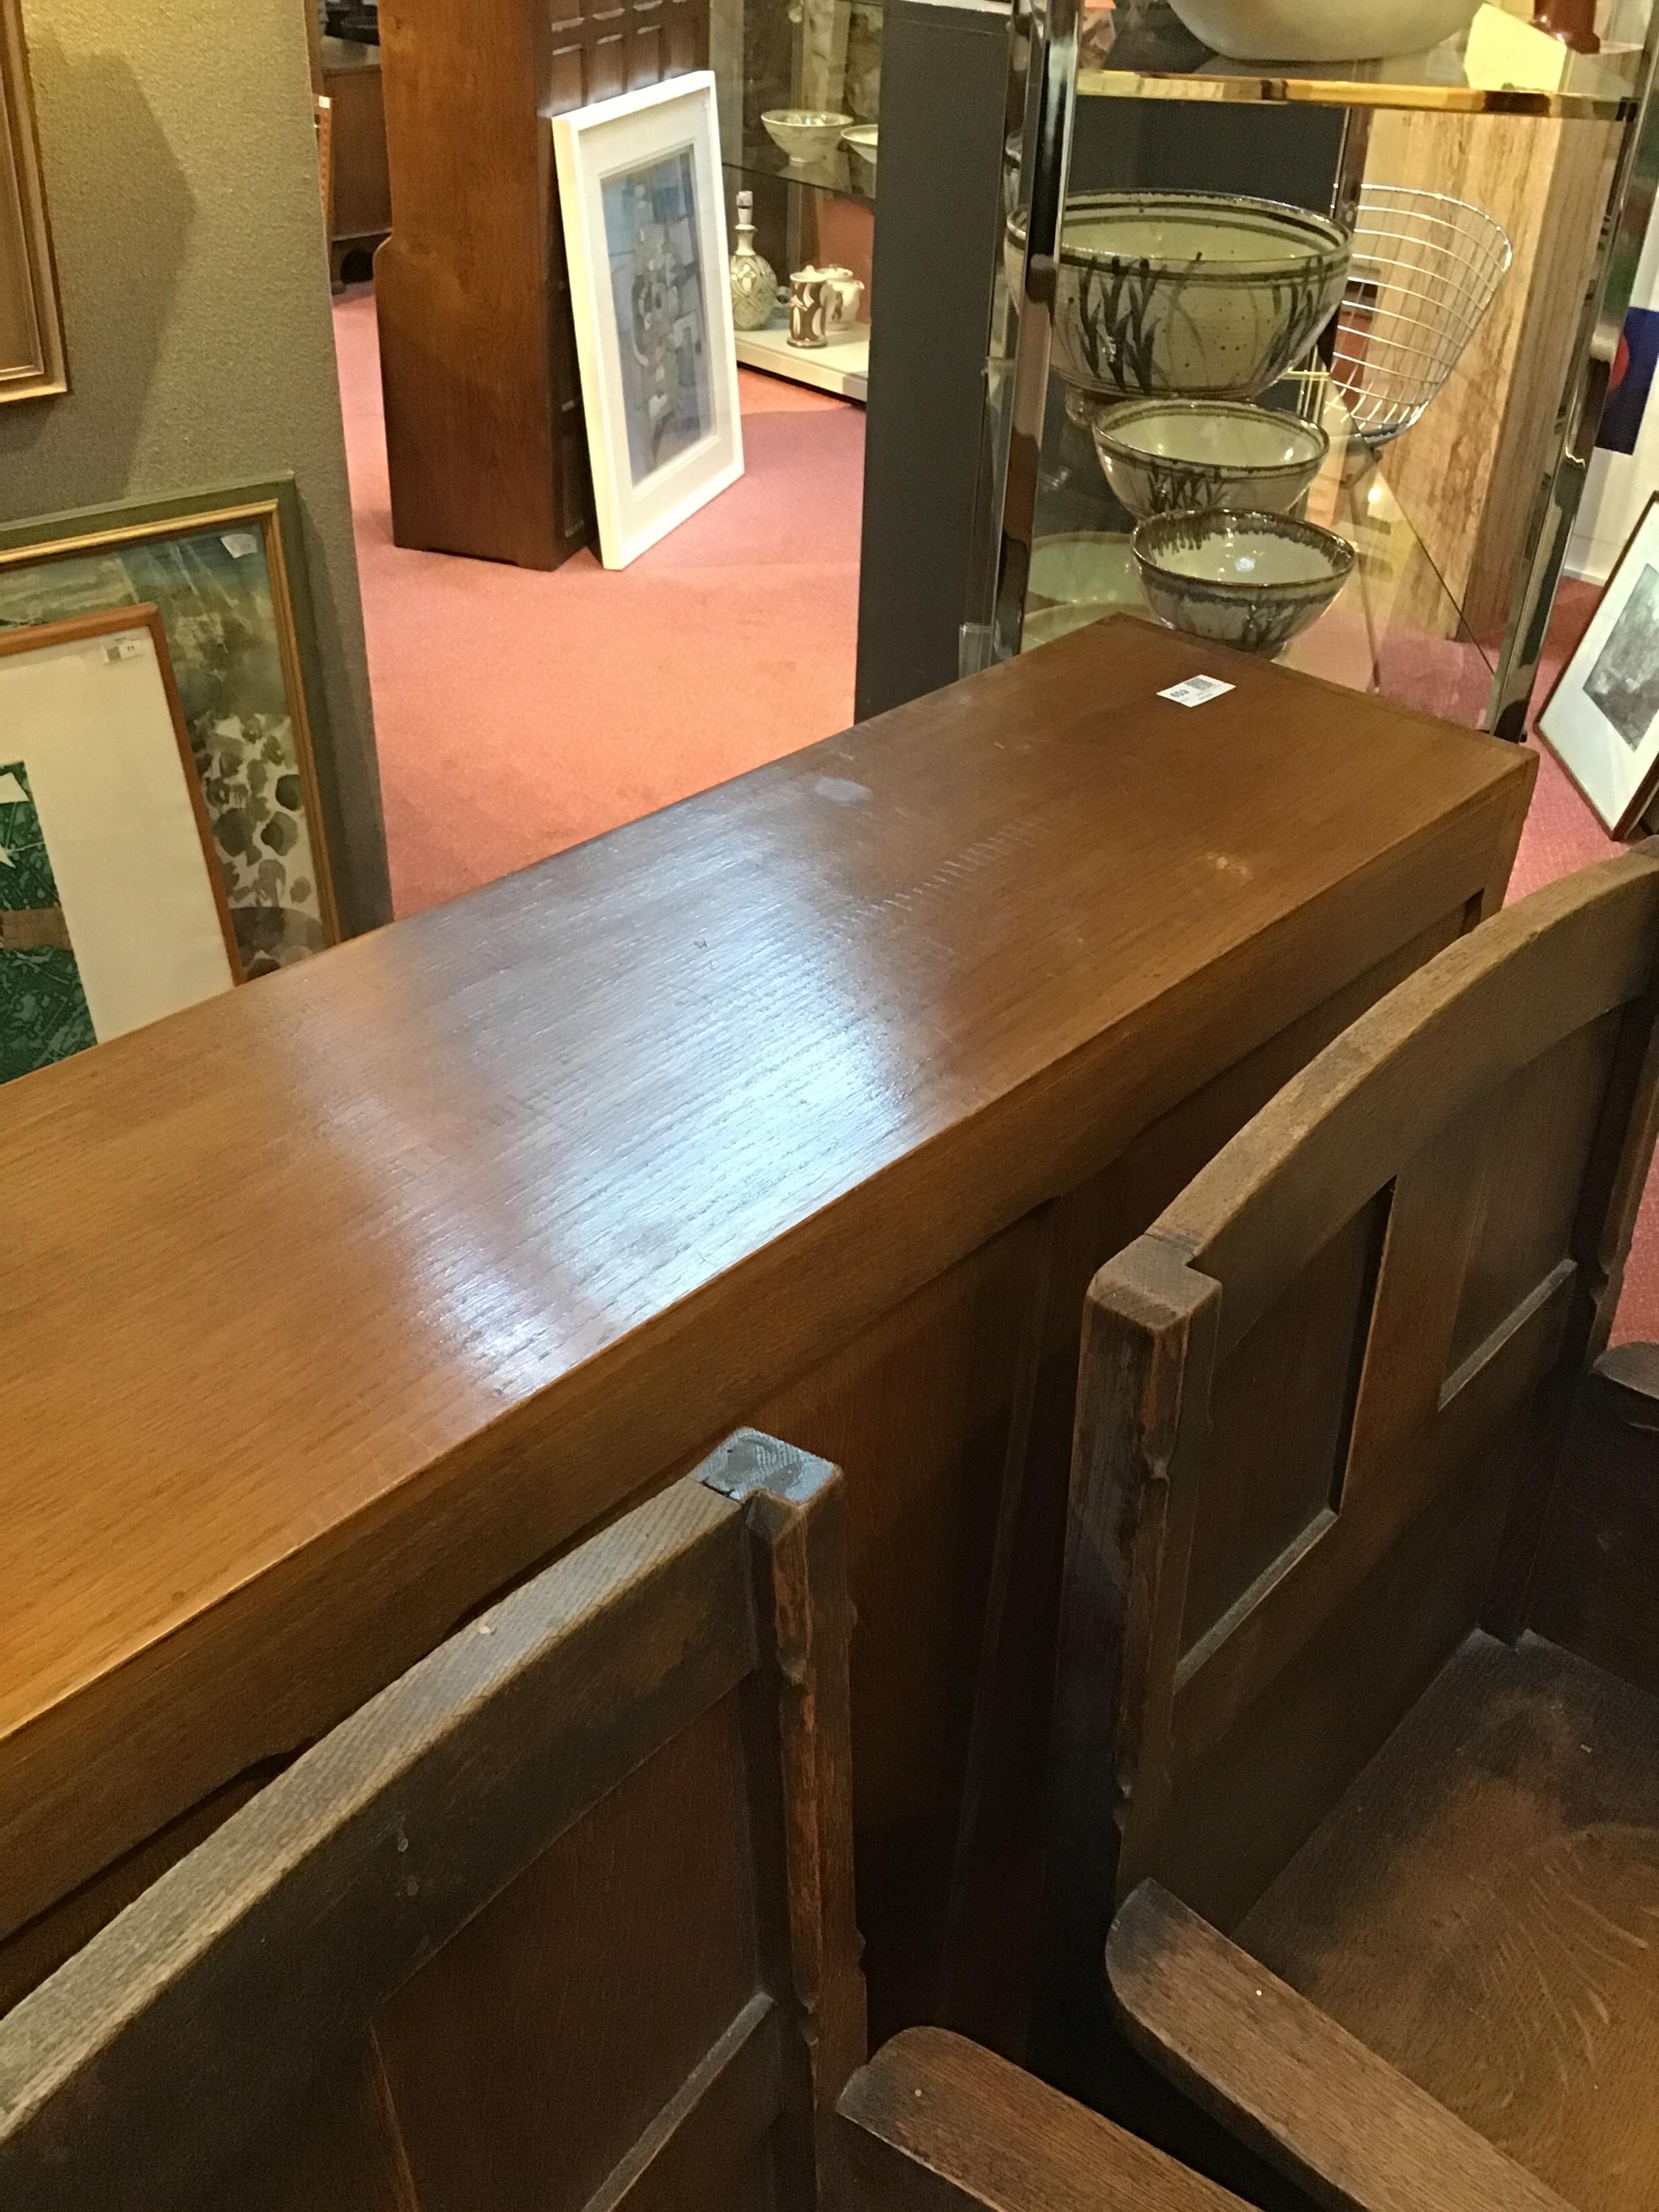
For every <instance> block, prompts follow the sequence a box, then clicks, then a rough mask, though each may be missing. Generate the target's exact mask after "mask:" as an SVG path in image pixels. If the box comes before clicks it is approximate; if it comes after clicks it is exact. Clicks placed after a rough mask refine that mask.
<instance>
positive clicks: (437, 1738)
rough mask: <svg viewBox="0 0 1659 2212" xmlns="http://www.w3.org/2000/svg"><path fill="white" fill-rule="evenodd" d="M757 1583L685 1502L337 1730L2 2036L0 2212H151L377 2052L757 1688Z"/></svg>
mask: <svg viewBox="0 0 1659 2212" xmlns="http://www.w3.org/2000/svg"><path fill="white" fill-rule="evenodd" d="M747 1585H748V1562H747V1553H746V1544H745V1541H744V1530H743V1527H742V1522H741V1516H740V1515H739V1513H738V1509H737V1508H736V1507H734V1505H733V1504H732V1503H731V1502H730V1501H729V1500H727V1499H725V1498H720V1497H719V1496H718V1495H717V1494H716V1493H715V1492H713V1491H710V1490H708V1489H707V1488H705V1487H704V1486H702V1485H701V1484H696V1483H691V1484H681V1485H678V1486H676V1488H675V1489H673V1490H672V1491H671V1492H668V1493H666V1494H665V1496H664V1497H663V1498H660V1499H659V1500H656V1501H654V1502H653V1503H652V1504H649V1505H647V1506H643V1507H641V1508H640V1509H639V1510H638V1511H636V1512H635V1513H634V1514H631V1515H629V1516H628V1517H627V1519H625V1520H623V1521H621V1522H618V1523H617V1525H616V1527H615V1528H612V1529H611V1530H610V1531H609V1532H607V1534H605V1535H604V1536H603V1537H600V1538H597V1539H595V1541H593V1542H592V1543H591V1544H589V1545H587V1546H585V1547H583V1548H582V1550H581V1551H580V1552H579V1553H574V1554H573V1555H572V1557H571V1558H570V1559H568V1560H567V1561H565V1562H563V1563H562V1564H561V1565H559V1566H557V1567H555V1568H552V1569H550V1571H548V1572H547V1573H546V1574H545V1575H544V1576H542V1577H539V1578H538V1580H537V1581H536V1582H534V1583H530V1584H528V1585H527V1586H526V1588H525V1589H522V1590H520V1591H518V1592H517V1593H515V1595H513V1596H512V1597H510V1598H507V1600H505V1601H503V1602H502V1603H501V1605H500V1606H498V1607H495V1608H493V1609H492V1611H491V1612H490V1613H488V1614H486V1615H485V1616H484V1617H483V1619H481V1620H478V1621H477V1622H476V1623H475V1624H474V1625H473V1626H472V1627H471V1629H470V1630H468V1631H466V1632H464V1633H463V1634H462V1635H461V1636H459V1637H458V1638H455V1639H453V1641H452V1642H451V1643H449V1644H446V1645H444V1646H443V1647H442V1648H441V1650H438V1651H436V1652H435V1653H434V1654H433V1655H432V1656H431V1657H430V1658H429V1659H428V1660H426V1661H425V1662H422V1665H421V1666H420V1667H419V1668H416V1670H415V1672H414V1673H413V1674H410V1675H408V1676H406V1677H405V1678H404V1680H402V1681H400V1682H398V1683H395V1684H393V1685H392V1687H391V1688H390V1689H388V1690H386V1691H385V1692H382V1693H381V1694H380V1696H379V1697H378V1698H376V1699H374V1700H373V1701H372V1702H371V1703H370V1704H369V1705H367V1706H365V1707H364V1709H363V1710H362V1712H360V1713H358V1714H356V1715H355V1716H354V1717H353V1718H352V1719H351V1720H350V1721H349V1722H347V1723H344V1724H343V1726H342V1727H341V1728H339V1729H337V1730H336V1731H335V1732H334V1733H333V1735H331V1736H329V1737H327V1738H325V1741H323V1742H322V1743H320V1744H319V1745H318V1746H317V1747H315V1749H314V1750H313V1751H312V1752H310V1753H307V1755H306V1756H305V1757H304V1758H303V1759H301V1760H299V1761H298V1762H297V1763H296V1765H295V1766H294V1767H293V1768H292V1769H291V1770H290V1771H289V1772H288V1773H287V1774H285V1775H284V1776H283V1777H282V1778H281V1779H280V1780H279V1781H277V1782H276V1783H275V1784H272V1786H271V1787H270V1789H269V1790H265V1791H264V1792H263V1793H262V1794H261V1795H260V1796H258V1797H257V1798H255V1799H254V1800H253V1801H252V1803H251V1804H250V1805H248V1806H247V1807H246V1808H244V1810H243V1811H242V1812H240V1814H236V1815H235V1816H234V1818H233V1819H232V1820H230V1821H229V1822H228V1823H227V1825H226V1826H224V1827H222V1828H221V1829H220V1830H219V1831H218V1832H217V1833H216V1835H214V1836H213V1837H212V1838H210V1839H209V1841H208V1842H207V1843H206V1844H204V1845H203V1846H202V1848H201V1849H200V1850H198V1851H197V1852H196V1853H195V1854H194V1855H193V1856H192V1857H191V1858H190V1859H188V1860H186V1861H185V1862H184V1863H181V1864H180V1865H179V1866H177V1867H175V1868H173V1869H172V1870H171V1871H170V1872H169V1873H167V1875H163V1876H162V1878H161V1881H158V1882H157V1883H156V1884H155V1887H153V1888H151V1889H150V1890H149V1891H147V1892H146V1893H145V1894H144V1895H143V1897H142V1898H140V1899H138V1901H137V1903H136V1904H135V1905H131V1907H129V1908H128V1910H127V1911H125V1912H124V1913H123V1914H122V1915H121V1916H120V1917H118V1919H117V1920H115V1921H114V1922H113V1923H112V1924H111V1925H110V1927H108V1928H107V1929H105V1930H104V1932H103V1933H102V1934H101V1935H100V1936H98V1937H97V1938H95V1939H94V1942H92V1943H91V1944H90V1945H89V1946H88V1948H87V1949H86V1950H84V1951H82V1952H81V1953H80V1954H77V1955H76V1957H75V1958H74V1959H72V1960H70V1962H69V1963H68V1965H67V1966H64V1968H63V1969H62V1970H61V1971H60V1972H58V1974H56V1975H55V1976H54V1977H53V1978H52V1980H51V1981H49V1982H47V1983H46V1984H44V1985H43V1986H42V1987H41V1989H40V1990H37V1991H36V1992H35V1994H34V1995H33V1996H32V1997H29V1998H27V1999H26V2000H25V2001H24V2002H23V2003H22V2004H21V2006H19V2007H18V2008H17V2009H16V2010H15V2012H13V2013H12V2014H10V2015H9V2016H8V2017H7V2018H6V2019H5V2020H4V2021H0V2202H9V2201H11V2200H12V2199H13V2198H14V2197H15V2201H16V2202H17V2203H19V2204H22V2203H27V2204H28V2205H29V2206H30V2208H31V2212H58V2208H59V2207H61V2208H64V2212H79V2208H82V2207H83V2206H84V2205H85V2203H86V2202H87V2196H86V2190H87V2185H88V2176H89V2175H100V2176H103V2177H105V2178H106V2185H109V2186H111V2187H113V2186H114V2185H115V2183H116V2179H117V2178H119V2180H120V2183H121V2185H122V2186H123V2187H124V2188H126V2189H129V2190H130V2191H131V2194H132V2197H133V2201H135V2202H142V2203H148V2202H150V2201H152V2199H156V2200H159V2199H161V2197H162V2196H163V2193H164V2192H165V2191H166V2190H167V2189H169V2188H173V2189H177V2188H179V2187H180V2186H181V2185H183V2183H184V2182H185V2180H186V2179H189V2178H190V2177H191V2176H192V2175H193V2174H199V2173H204V2172H211V2171H212V2170H213V2166H214V2163H215V2160H216V2157H217V2156H222V2154H224V2152H225V2151H226V2150H227V2149H228V2147H229V2146H230V2145H231V2144H232V2143H234V2142H236V2141H237V2140H238V2139H239V2138H240V2137H241V2136H244V2135H245V2134H246V2131H247V2130H248V2129H249V2128H250V2127H252V2126H257V2124H258V2122H259V2120H260V2118H261V2117H262V2116H264V2115H270V2116H272V2117H274V2116H275V2115H276V2113H278V2112H280V2111H281V2110H282V2109H283V2106H285V2105H286V2104H287V2103H289V2101H290V2100H293V2099H294V2098H295V2096H296V2095H297V2094H298V2093H300V2092H301V2089H302V2087H303V2084H304V2082H305V2081H306V2080H307V2077H308V2075H309V2073H310V2071H311V2069H313V2066H314V2065H315V2063H316V2055H317V2047H318V2045H319V2041H324V2042H325V2041H326V2040H329V2039H333V2040H337V2042H338V2043H339V2044H341V2045H344V2044H346V2043H348V2042H349V2039H350V2038H351V2037H352V2036H353V2034H354V2033H356V2034H359V2035H361V2033H362V2032H363V2030H364V2029H365V2028H366V2027H367V2026H368V2022H369V2021H370V2019H371V2017H372V2015H373V2014H374V2011H375V2009H376V2008H377V2007H378V2006H379V2005H380V2003H381V2002H384V2001H385V1999H386V1997H387V1996H390V1995H391V1993H392V1991H393V1990H395V1989H396V1988H397V1987H398V1984H399V1983H400V1982H401V1981H402V1980H403V1979H404V1977H405V1976H406V1975H407V1974H409V1973H410V1971H411V1970H412V1969H413V1967H414V1966H416V1964H417V1962H419V1961H420V1960H422V1959H424V1958H427V1957H428V1956H430V1955H431V1954H433V1953H434V1952H435V1951H437V1950H438V1949H440V1948H441V1947H442V1945H443V1944H444V1943H446V1942H448V1941H449V1940H450V1938H451V1937H452V1936H453V1935H454V1934H455V1933H456V1932H457V1930H458V1929H459V1928H460V1927H461V1926H462V1925H463V1924H464V1923H465V1921H466V1920H468V1919H469V1918H471V1916H472V1915H473V1914H474V1913H475V1912H476V1911H477V1910H478V1908H479V1905H481V1903H483V1901H484V1900H486V1899H489V1897H491V1896H493V1895H494V1894H495V1893H497V1892H498V1891H500V1890H501V1889H502V1888H504V1887H506V1885H507V1883H508V1882H509V1881H512V1880H513V1877H514V1876H515V1875H517V1874H519V1873H520V1871H521V1870H522V1869H523V1868H524V1867H525V1866H526V1865H527V1864H528V1863H530V1861H531V1860H532V1858H533V1857H535V1856H536V1855H537V1854H538V1852H539V1851H540V1850H542V1849H543V1848H544V1846H545V1845H546V1844H547V1842H548V1841H549V1840H550V1838H551V1837H552V1836H554V1835H556V1833H557V1832H559V1831H560V1829H561V1828H562V1827H563V1826H565V1825H566V1824H567V1823H568V1822H569V1821H570V1820H574V1818H575V1817H576V1816H577V1814H580V1812H581V1811H582V1810H583V1809H584V1808H586V1807H587V1806H588V1805H590V1804H591V1803H592V1802H593V1801H594V1800H595V1799H596V1798H598V1797H599V1796H602V1795H603V1794H604V1793H605V1791H607V1790H610V1789H611V1787H612V1786H613V1785H614V1784H616V1783H617V1781H619V1780H620V1779H621V1778H622V1777H623V1776H624V1775H625V1774H627V1773H628V1772H629V1771H630V1770H631V1769H633V1768H634V1767H635V1766H637V1765H639V1764H640V1762H641V1760H642V1759H645V1758H646V1757H647V1755H648V1754H649V1753H651V1752H652V1751H653V1749H655V1748H656V1747H657V1746H659V1744H661V1743H663V1742H665V1741H667V1740H669V1739H670V1738H671V1737H672V1736H673V1735H675V1734H676V1733H677V1732H678V1730H680V1729H683V1728H684V1727H685V1726H686V1725H687V1723H689V1722H690V1720H691V1719H693V1718H694V1717H696V1715H697V1714H699V1713H701V1712H702V1711H705V1710H706V1709H707V1708H708V1706H710V1705H713V1704H714V1701H715V1700H716V1699H718V1698H720V1697H721V1696H722V1695H724V1694H725V1693H726V1692H727V1691H728V1690H730V1689H731V1688H732V1687H733V1686H735V1685H736V1684H737V1683H738V1681H740V1680H742V1679H743V1678H744V1675H745V1674H748V1673H749V1671H750V1668H752V1666H753V1665H754V1662H755V1656H756V1651H755V1643H754V1630H753V1626H752V1620H751V1613H750V1601H749V1592H748V1587H747ZM578 1716H580V1717H582V1725H581V1727H580V1730H578V1729H576V1728H575V1727H574V1724H573V1723H574V1720H575V1718H576V1717H578ZM555 1752H557V1754H558V1755H557V1756H554V1753H555ZM186 2081H187V2082H188V2083H189V2084H190V2085H191V2086H190V2094H191V2100H192V2101H191V2125H190V2127H189V2128H188V2129H185V2128H182V2127H180V2126H179V2125H177V2124H175V2122H176V2100H177V2097H178V2094H179V2084H180V2083H181V2082H186ZM146 2111H149V2112H150V2113H151V2114H152V2116H153V2119H154V2125H153V2127H149V2128H146V2129H144V2130H142V2131H136V2130H135V2127H134V2116H135V2115H136V2114H137V2113H140V2112H146Z"/></svg>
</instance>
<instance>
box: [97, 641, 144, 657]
mask: <svg viewBox="0 0 1659 2212" xmlns="http://www.w3.org/2000/svg"><path fill="white" fill-rule="evenodd" d="M143 657H144V641H143V638H142V637H118V638H113V639H112V640H111V641H110V642H109V644H108V645H106V647H104V658H105V659H106V660H142V659H143Z"/></svg>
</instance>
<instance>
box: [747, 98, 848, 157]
mask: <svg viewBox="0 0 1659 2212" xmlns="http://www.w3.org/2000/svg"><path fill="white" fill-rule="evenodd" d="M852 120H853V118H852V117H851V116H850V115H836V114H832V113H831V112H830V111H829V109H828V108H825V107H769V108H768V109H767V111H766V112H765V114H764V115H763V116H762V118H761V122H762V124H763V125H764V126H765V131H766V135H767V137H769V139H770V140H771V141H772V143H773V144H774V145H775V147H776V148H777V149H778V151H779V152H780V153H781V154H783V155H787V157H788V159H789V160H790V161H791V162H792V163H793V164H794V165H795V166H796V167H800V166H802V165H803V164H805V162H808V161H823V159H824V158H825V157H826V155H830V154H833V153H834V152H835V150H836V147H837V146H839V145H840V143H841V134H842V131H845V130H846V128H847V126H848V124H849V123H850V122H851V121H852Z"/></svg>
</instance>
